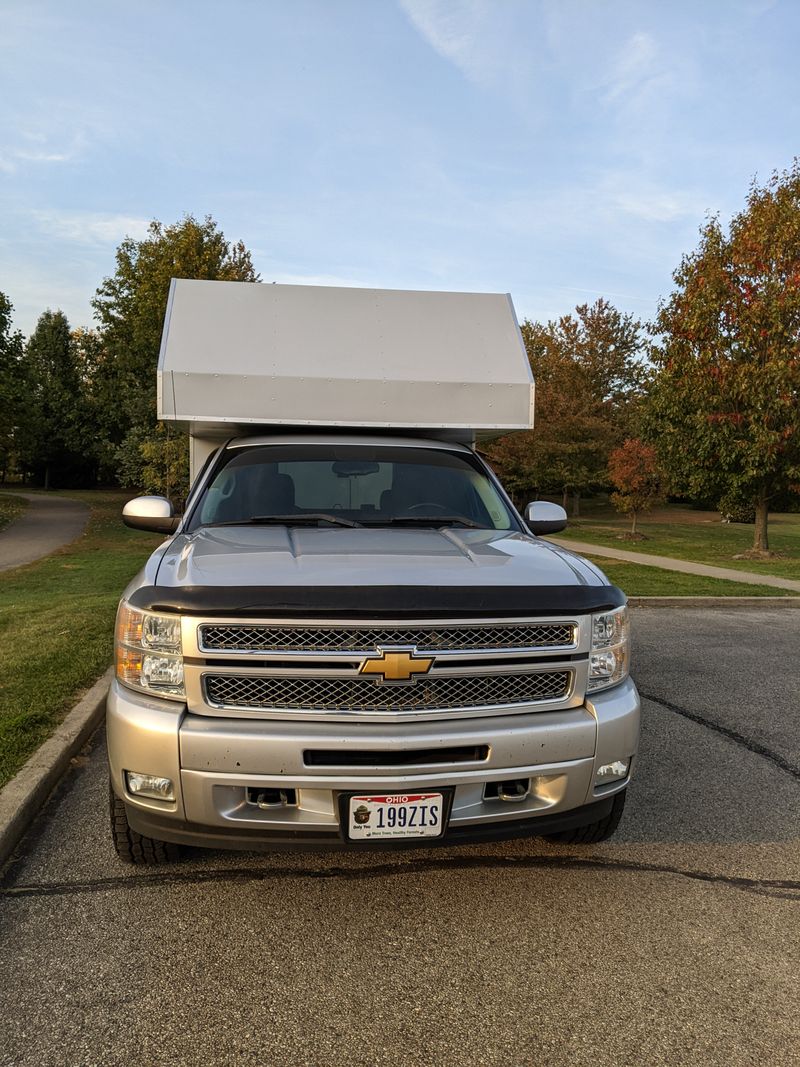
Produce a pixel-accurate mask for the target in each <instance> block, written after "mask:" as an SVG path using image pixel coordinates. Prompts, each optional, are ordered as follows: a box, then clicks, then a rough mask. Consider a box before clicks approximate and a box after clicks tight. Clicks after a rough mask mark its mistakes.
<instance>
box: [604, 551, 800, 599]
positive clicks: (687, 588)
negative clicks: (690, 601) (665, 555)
mask: <svg viewBox="0 0 800 1067" xmlns="http://www.w3.org/2000/svg"><path fill="white" fill-rule="evenodd" d="M589 559H591V560H592V562H593V563H596V564H597V566H598V567H599V568H600V570H602V571H604V572H605V574H607V575H608V578H609V580H610V581H612V582H613V583H614V585H618V586H619V587H620V589H622V591H623V592H624V593H626V594H627V596H791V595H792V594H791V592H790V591H789V590H788V589H773V588H771V587H770V586H768V585H749V584H747V583H746V582H732V581H728V580H727V579H725V578H704V577H703V576H702V575H697V574H680V573H679V572H678V571H665V570H662V569H661V567H644V566H642V564H641V563H623V562H621V561H618V560H614V559H608V558H607V557H601V556H590V557H589Z"/></svg>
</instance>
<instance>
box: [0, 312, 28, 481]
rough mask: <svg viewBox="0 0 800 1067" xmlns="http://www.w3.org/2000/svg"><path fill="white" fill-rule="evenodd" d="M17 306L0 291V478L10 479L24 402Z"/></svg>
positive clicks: (20, 338) (20, 335) (21, 351)
mask: <svg viewBox="0 0 800 1067" xmlns="http://www.w3.org/2000/svg"><path fill="white" fill-rule="evenodd" d="M13 310H14V306H13V304H12V303H11V301H10V300H9V299H8V297H7V296H6V295H5V294H4V293H0V481H3V482H4V481H5V480H6V475H7V474H8V470H9V467H10V465H11V461H12V457H13V456H14V452H15V447H16V441H15V437H16V433H17V429H18V426H19V422H20V407H21V403H22V396H23V389H22V366H21V364H22V353H23V348H24V341H23V337H22V334H21V333H20V332H19V330H14V331H12V329H11V313H12V311H13Z"/></svg>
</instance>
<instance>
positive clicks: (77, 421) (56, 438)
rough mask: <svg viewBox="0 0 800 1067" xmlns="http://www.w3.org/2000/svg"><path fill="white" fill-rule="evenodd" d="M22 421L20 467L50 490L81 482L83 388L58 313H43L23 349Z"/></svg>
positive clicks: (83, 464)
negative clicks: (57, 483) (55, 482)
mask: <svg viewBox="0 0 800 1067" xmlns="http://www.w3.org/2000/svg"><path fill="white" fill-rule="evenodd" d="M22 368H23V372H24V376H25V398H24V419H23V423H22V425H21V427H20V429H19V431H18V437H19V447H20V457H21V462H22V464H23V466H24V468H25V470H26V471H28V472H30V473H33V474H34V476H35V477H36V478H37V479H38V480H40V481H42V482H43V484H44V487H45V489H49V488H50V486H51V484H52V483H53V481H54V480H56V481H60V482H61V483H62V484H75V483H76V482H78V483H79V482H82V481H85V480H86V471H87V466H88V467H91V461H90V460H89V462H88V463H87V459H88V457H87V456H86V452H85V447H84V445H85V441H84V440H83V439H82V433H81V431H82V429H85V421H86V420H85V419H83V418H82V406H83V389H82V383H81V380H80V374H79V370H78V365H77V361H76V356H75V348H74V345H73V340H72V334H71V333H70V328H69V323H68V322H67V317H66V315H64V313H63V311H49V310H48V311H45V312H44V313H43V314H42V315H41V316H40V317H39V321H38V322H37V324H36V329H35V330H34V331H33V333H32V334H31V336H30V337H29V339H28V342H27V344H26V345H25V350H24V355H23V360H22Z"/></svg>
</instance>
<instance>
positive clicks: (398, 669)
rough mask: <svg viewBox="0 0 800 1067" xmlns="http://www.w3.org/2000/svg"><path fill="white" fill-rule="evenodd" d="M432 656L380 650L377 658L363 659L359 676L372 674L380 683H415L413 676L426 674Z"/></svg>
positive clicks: (431, 661)
mask: <svg viewBox="0 0 800 1067" xmlns="http://www.w3.org/2000/svg"><path fill="white" fill-rule="evenodd" d="M432 665H433V656H416V655H415V654H414V652H413V651H401V652H391V651H386V650H384V649H380V655H379V656H370V657H369V659H365V660H364V661H363V662H362V664H361V668H360V670H359V672H358V673H359V674H372V675H374V676H375V680H376V681H380V682H409V681H416V678H415V675H417V674H427V673H428V671H429V670H430V669H431V667H432Z"/></svg>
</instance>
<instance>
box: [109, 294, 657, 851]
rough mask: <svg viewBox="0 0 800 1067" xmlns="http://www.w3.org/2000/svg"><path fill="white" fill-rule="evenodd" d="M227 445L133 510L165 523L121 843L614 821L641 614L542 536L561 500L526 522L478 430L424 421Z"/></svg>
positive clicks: (595, 826)
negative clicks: (183, 482)
mask: <svg viewBox="0 0 800 1067" xmlns="http://www.w3.org/2000/svg"><path fill="white" fill-rule="evenodd" d="M206 284H212V285H213V284H215V283H206ZM259 288H261V289H271V288H272V287H268V286H263V287H259ZM207 415H208V413H207V412H206V413H205V415H204V417H205V418H206V422H205V424H204V425H205V430H204V432H206V433H207V432H208V419H207ZM207 452H208V454H207V456H206V460H205V464H204V466H203V468H202V470H200V471H199V472H198V475H197V477H196V479H195V482H194V486H193V489H192V491H191V494H190V496H189V499H188V501H187V504H186V507H185V510H184V512H183V515H182V516H181V517H180V518H176V517H175V516H174V515H173V513H172V507H171V505H170V504H169V502H168V501H167V500H165V499H163V498H159V497H140V498H137V499H136V500H133V501H131V502H130V503H129V504H128V505H126V508H125V513H124V518H125V521H126V522H127V523H128V524H129V525H131V526H134V527H137V528H140V529H150V530H160V531H162V532H164V533H168V534H170V535H171V536H170V538H169V540H167V541H166V542H165V543H164V544H163V545H161V546H160V547H159V548H158V549H157V550H156V551H155V552H154V553H153V555H152V557H151V558H150V560H149V561H148V563H147V565H146V566H145V568H144V570H143V571H142V572H141V573H140V574H139V575H138V576H137V577H136V578H135V579H134V581H133V582H132V583H131V584H130V585H129V586H128V588H127V589H126V590H125V593H124V595H123V598H122V601H121V603H120V607H119V612H118V616H117V628H116V650H115V659H116V679H115V681H114V683H113V685H112V688H111V691H110V694H109V698H108V713H107V726H108V752H109V763H110V771H111V830H112V835H113V840H114V844H115V846H116V849H117V852H118V854H119V856H120V857H121V858H122V859H123V860H127V861H129V862H133V863H158V862H164V861H170V860H172V859H174V858H175V856H176V853H177V850H178V846H179V845H180V844H189V845H204V846H210V847H224V848H243V849H255V848H270V849H271V848H274V847H277V846H289V847H291V848H304V847H330V846H340V847H349V848H369V847H393V846H409V845H422V846H429V845H435V844H446V845H452V844H457V843H459V842H474V841H483V840H488V839H496V838H504V837H512V836H518V835H524V834H534V835H545V836H548V837H553V838H556V839H558V840H561V841H572V842H594V841H599V840H603V839H604V838H606V837H608V836H610V835H611V834H612V833H613V832H614V830H615V828H616V826H617V823H618V822H619V819H620V816H621V814H622V809H623V805H624V802H625V791H626V788H627V785H628V782H629V780H630V775H631V770H632V765H633V761H634V758H635V755H636V750H637V744H638V735H639V712H640V709H639V697H638V694H637V691H636V688H635V686H634V684H633V682H632V681H631V679H630V677H629V673H628V672H629V658H630V651H629V631H628V618H627V609H626V607H625V597H624V595H623V593H622V592H621V591H620V590H619V589H617V588H616V587H614V586H613V585H611V584H610V583H609V582H608V580H607V579H606V577H605V576H604V575H603V573H602V572H601V571H600V570H598V568H597V567H595V566H594V565H593V564H591V563H589V562H588V561H586V560H584V559H582V558H580V557H579V556H576V555H574V554H572V553H570V552H567V551H564V550H563V549H561V548H558V547H556V546H555V545H553V544H552V543H549V542H548V541H546V540H543V539H542V538H541V536H540V535H541V534H546V533H552V532H555V531H557V530H559V529H561V528H563V526H564V524H565V522H566V516H565V515H564V512H563V510H562V509H561V508H559V507H558V506H556V505H554V504H549V503H546V502H536V503H534V504H531V505H529V507H528V509H527V511H526V515H525V518H524V520H523V518H522V517H521V516H520V514H519V513H518V512H517V510H516V509H515V508H514V506H513V505H512V503H511V501H510V500H509V498H508V496H507V495H506V493H505V492H504V491H503V488H502V487H501V485H500V484H499V482H498V481H497V479H496V477H495V476H494V474H493V473H492V471H491V470H490V469H489V468H488V467H487V465H486V464H485V463H484V461H483V460H482V459H481V457H480V456H479V455H478V454H477V452H476V451H475V449H474V448H472V447H470V446H468V445H467V444H464V443H459V442H457V441H453V440H450V441H448V440H444V439H442V438H436V437H431V438H428V437H424V436H421V435H419V434H417V433H413V434H412V433H409V434H403V435H398V434H394V435H392V434H389V433H370V432H369V431H366V430H361V431H359V432H354V431H353V430H352V428H350V429H343V428H338V429H335V430H331V429H328V430H318V429H304V430H302V431H300V430H297V428H295V429H294V430H293V431H292V432H276V431H275V429H274V428H273V431H272V432H270V433H258V434H252V435H248V434H246V433H245V434H240V435H239V434H237V435H236V436H233V437H230V438H229V439H227V440H225V441H222V442H219V441H217V442H216V443H215V444H214V446H213V447H210V448H209V449H208V450H207Z"/></svg>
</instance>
